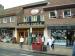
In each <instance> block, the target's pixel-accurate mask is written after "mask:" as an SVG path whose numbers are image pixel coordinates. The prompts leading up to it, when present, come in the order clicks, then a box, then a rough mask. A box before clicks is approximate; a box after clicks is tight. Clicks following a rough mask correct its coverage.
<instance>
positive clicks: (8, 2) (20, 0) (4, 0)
mask: <svg viewBox="0 0 75 56" xmlns="http://www.w3.org/2000/svg"><path fill="white" fill-rule="evenodd" d="M39 1H44V0H0V4H2V5H3V6H4V8H5V9H7V8H11V7H16V6H20V5H24V4H29V3H34V2H39Z"/></svg>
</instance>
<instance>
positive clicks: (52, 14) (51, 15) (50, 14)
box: [49, 10, 57, 18]
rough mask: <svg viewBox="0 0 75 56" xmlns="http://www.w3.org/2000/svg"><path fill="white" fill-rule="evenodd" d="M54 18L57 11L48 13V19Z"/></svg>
mask: <svg viewBox="0 0 75 56" xmlns="http://www.w3.org/2000/svg"><path fill="white" fill-rule="evenodd" d="M56 17H57V11H56V10H54V11H50V12H49V18H56Z"/></svg>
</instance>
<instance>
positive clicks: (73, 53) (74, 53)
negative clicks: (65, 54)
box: [72, 37, 75, 56]
mask: <svg viewBox="0 0 75 56" xmlns="http://www.w3.org/2000/svg"><path fill="white" fill-rule="evenodd" d="M72 56H75V37H74V43H73V51H72Z"/></svg>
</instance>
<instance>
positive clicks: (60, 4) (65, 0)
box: [43, 0, 75, 10]
mask: <svg viewBox="0 0 75 56" xmlns="http://www.w3.org/2000/svg"><path fill="white" fill-rule="evenodd" d="M48 3H49V4H48V5H47V6H44V7H43V8H44V9H46V10H48V9H51V10H53V9H60V8H61V9H62V8H64V7H65V8H68V7H69V8H71V5H72V7H73V8H75V0H48ZM54 7H55V8H54Z"/></svg>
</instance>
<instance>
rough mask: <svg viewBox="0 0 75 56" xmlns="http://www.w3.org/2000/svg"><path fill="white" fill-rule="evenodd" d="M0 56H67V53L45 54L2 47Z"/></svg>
mask: <svg viewBox="0 0 75 56" xmlns="http://www.w3.org/2000/svg"><path fill="white" fill-rule="evenodd" d="M0 56H65V55H55V54H43V53H35V52H30V51H24V50H22V49H18V50H17V49H5V48H0Z"/></svg>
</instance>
